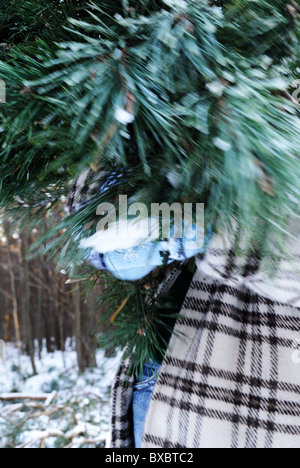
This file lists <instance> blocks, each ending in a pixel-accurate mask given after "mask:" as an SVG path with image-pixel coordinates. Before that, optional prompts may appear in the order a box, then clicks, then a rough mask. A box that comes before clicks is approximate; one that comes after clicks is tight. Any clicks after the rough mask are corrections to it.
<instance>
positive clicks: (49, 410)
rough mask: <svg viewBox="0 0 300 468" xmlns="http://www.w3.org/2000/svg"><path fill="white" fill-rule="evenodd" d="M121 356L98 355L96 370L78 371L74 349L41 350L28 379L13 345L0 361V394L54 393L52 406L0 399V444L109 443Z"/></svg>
mask: <svg viewBox="0 0 300 468" xmlns="http://www.w3.org/2000/svg"><path fill="white" fill-rule="evenodd" d="M119 362H120V357H119V356H118V357H116V358H112V359H107V358H106V357H105V356H104V352H103V351H101V350H100V351H98V353H97V365H98V366H97V368H96V369H93V370H87V371H86V372H85V373H84V374H82V375H78V370H77V364H76V353H75V352H74V351H72V350H71V349H68V350H67V351H66V352H65V353H64V354H62V353H61V352H55V353H54V354H47V352H46V351H44V352H43V354H42V359H41V360H40V361H37V368H38V375H37V376H36V377H31V372H32V371H31V365H30V360H29V358H28V357H27V356H22V357H21V360H20V362H19V358H18V352H17V349H16V347H15V346H14V345H12V344H7V346H6V363H5V364H2V363H0V394H3V393H22V394H41V393H53V392H57V394H56V396H55V397H54V399H53V401H52V402H51V404H50V405H48V406H47V407H45V402H41V401H23V402H21V401H19V400H13V401H6V402H3V401H1V400H0V448H5V447H7V448H16V447H27V446H30V447H32V448H39V447H46V448H55V447H57V448H63V447H72V448H73V447H74V448H76V447H91V448H94V447H104V446H108V445H109V418H110V404H109V402H110V387H111V384H112V381H113V377H114V374H115V372H116V370H117V367H118V364H119Z"/></svg>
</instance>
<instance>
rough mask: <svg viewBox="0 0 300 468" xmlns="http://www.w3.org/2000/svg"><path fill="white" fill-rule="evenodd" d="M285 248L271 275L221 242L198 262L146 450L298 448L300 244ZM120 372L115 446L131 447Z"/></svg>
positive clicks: (127, 394)
mask: <svg viewBox="0 0 300 468" xmlns="http://www.w3.org/2000/svg"><path fill="white" fill-rule="evenodd" d="M292 248H293V249H294V259H295V262H294V265H292V266H291V265H290V263H286V264H285V263H283V264H282V265H281V268H280V269H279V270H278V275H277V277H276V278H275V279H272V280H271V279H269V278H268V277H266V276H265V275H263V274H262V273H260V272H259V271H258V270H257V267H258V263H257V262H255V260H254V259H250V261H248V262H247V263H246V264H242V262H241V261H239V259H233V258H232V255H228V257H227V259H226V257H224V251H223V250H222V249H220V246H219V245H218V243H216V244H214V245H212V246H211V250H210V252H209V253H208V255H207V257H206V258H205V259H204V260H203V259H199V261H198V268H197V271H196V273H195V276H194V278H193V282H192V284H191V286H190V289H189V291H188V294H187V297H186V299H185V302H184V306H183V310H182V312H181V314H182V316H183V318H181V319H180V320H178V321H177V325H176V330H175V333H174V334H173V337H172V339H171V343H170V347H169V351H168V353H167V356H166V358H165V361H164V363H163V365H162V369H161V372H160V375H159V379H158V382H157V385H156V388H155V391H154V395H153V398H152V401H151V405H150V409H149V413H148V416H147V420H146V425H145V433H144V438H143V443H142V447H143V448H300V359H299V357H300V352H299V351H300V275H299V270H300V268H299V265H300V256H299V252H300V247H299V242H295V244H294V246H292ZM237 265H238V266H237ZM297 268H298V271H297ZM178 333H179V334H181V335H182V334H183V335H184V336H185V337H186V338H182V337H180V336H179V335H178ZM127 369H128V362H125V363H123V365H122V367H121V368H120V371H119V373H118V376H117V379H116V382H115V385H114V388H113V393H112V399H113V407H112V447H113V448H124V447H127V448H131V447H133V446H134V441H133V421H132V408H131V405H132V394H133V386H134V380H133V379H130V380H129V381H128V377H127Z"/></svg>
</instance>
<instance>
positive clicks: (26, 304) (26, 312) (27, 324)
mask: <svg viewBox="0 0 300 468" xmlns="http://www.w3.org/2000/svg"><path fill="white" fill-rule="evenodd" d="M27 249H28V243H27V232H26V231H25V232H23V233H22V235H21V255H22V264H23V279H24V284H23V290H24V291H23V321H24V330H25V343H26V347H27V350H28V354H29V356H30V360H31V365H32V372H33V374H34V375H37V370H36V366H35V360H34V343H33V339H32V328H31V320H30V309H29V308H30V286H29V266H28V261H27V258H26V254H27Z"/></svg>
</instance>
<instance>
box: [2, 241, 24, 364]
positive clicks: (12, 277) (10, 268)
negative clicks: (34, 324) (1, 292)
mask: <svg viewBox="0 0 300 468" xmlns="http://www.w3.org/2000/svg"><path fill="white" fill-rule="evenodd" d="M6 246H7V265H8V271H9V277H10V289H11V296H12V315H13V322H14V329H15V340H16V343H17V347H18V350H19V358H20V356H21V353H22V343H21V331H20V322H19V314H18V301H17V291H16V279H15V273H14V269H13V262H12V259H11V251H10V248H11V246H10V239H9V235H8V236H7V244H6Z"/></svg>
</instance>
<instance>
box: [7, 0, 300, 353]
mask: <svg viewBox="0 0 300 468" xmlns="http://www.w3.org/2000/svg"><path fill="white" fill-rule="evenodd" d="M0 13H1V15H0V18H1V20H0V21H1V34H2V38H1V45H0V47H1V49H2V53H1V61H0V79H2V80H4V81H5V82H6V87H7V103H6V104H5V105H1V109H0V119H1V133H0V141H1V155H0V202H1V205H2V207H3V208H5V210H8V211H9V213H10V214H11V213H13V214H14V215H15V216H16V219H19V220H21V221H22V222H23V223H27V224H30V223H31V222H36V221H35V220H36V219H37V218H38V217H39V216H40V214H41V212H42V211H43V210H50V209H52V208H53V206H54V205H55V204H56V203H59V202H61V201H62V200H63V199H64V198H65V197H66V196H67V194H68V191H69V190H70V187H71V185H72V182H73V181H74V179H75V178H76V177H77V176H78V175H79V174H80V173H81V172H82V171H83V170H84V169H86V168H87V167H91V168H93V170H94V171H96V172H97V171H98V170H100V169H101V170H102V171H108V172H110V173H112V172H113V173H115V174H117V178H118V183H115V184H111V186H110V187H109V188H108V189H107V190H106V191H105V192H104V193H99V192H96V193H94V194H93V196H91V198H90V200H89V203H88V204H85V205H84V206H83V207H81V209H80V210H79V211H77V212H75V213H73V214H72V215H71V216H69V217H66V219H65V220H64V221H63V222H62V223H60V224H59V225H57V226H55V227H53V229H52V231H51V233H49V234H48V236H47V238H46V240H47V242H48V244H47V251H48V252H49V253H50V254H51V255H54V254H58V253H59V265H64V267H65V268H66V269H67V270H68V271H69V272H70V274H72V275H79V276H82V277H84V278H87V277H90V278H92V279H93V281H90V280H89V281H87V284H88V289H89V288H90V287H92V285H93V282H96V281H98V280H99V278H100V277H101V278H102V276H103V275H102V273H99V272H96V273H95V270H94V269H92V268H89V267H83V268H82V267H80V265H81V264H82V261H83V259H84V258H86V256H87V253H86V252H84V251H82V250H81V249H79V248H78V246H79V243H80V240H81V239H82V238H85V237H89V236H90V235H91V234H93V233H94V232H95V228H96V222H95V221H96V220H95V213H96V208H97V206H98V205H99V203H102V202H107V201H111V200H114V199H115V197H116V195H118V194H120V193H123V194H127V195H128V196H131V197H134V200H135V201H138V202H144V203H145V204H146V205H149V204H150V202H168V203H170V204H172V203H173V202H178V201H179V202H183V201H188V202H190V203H199V202H203V203H205V205H206V224H207V225H210V226H212V229H213V231H214V233H215V234H217V233H227V234H226V235H229V234H230V233H232V232H233V231H235V230H238V232H239V235H240V238H242V239H243V241H244V242H246V245H248V246H249V250H251V249H255V250H259V251H260V253H261V255H262V257H263V258H265V259H269V258H271V259H273V258H274V257H276V256H278V255H279V254H280V253H282V252H284V246H285V242H286V238H287V237H288V236H289V235H292V234H293V233H292V232H290V230H289V227H288V226H289V222H288V220H289V219H291V218H293V217H296V216H297V215H298V214H299V175H300V164H299V148H300V143H299V128H300V127H299V108H298V107H297V105H295V103H294V102H293V101H292V99H291V97H290V94H289V92H290V91H291V84H292V83H293V81H294V80H295V79H297V78H299V76H297V73H298V72H299V50H300V49H299V31H300V30H299V14H300V2H299V0H297V1H294V0H293V1H291V0H288V1H287V0H272V1H268V0H257V1H255V2H241V1H240V0H229V1H224V2H221V1H207V0H197V1H196V0H195V1H194V0H161V1H156V0H148V1H146V0H144V1H140V0H134V1H133V0H114V1H109V2H108V1H100V0H95V1H93V2H92V3H87V2H84V1H77V2H76V1H71V0H70V1H67V0H65V1H63V2H59V1H58V0H57V1H55V0H52V1H49V0H48V1H35V0H28V1H25V2H24V1H23V2H22V1H19V0H15V1H13V0H11V1H10V2H6V3H5V5H2V6H0ZM120 112H123V114H122V115H126V116H127V119H128V120H127V121H126V119H125V120H122V118H121V119H120V118H118V115H120ZM124 113H125V114H124ZM174 181H175V183H174ZM84 227H86V229H83V228H84ZM44 242H45V238H43V239H42V240H41V244H40V245H44ZM78 266H79V270H78V269H77V267H78ZM159 275H160V274H158V276H157V277H156V276H155V277H154V279H153V275H152V276H151V286H150V288H149V287H147V288H145V287H144V286H145V284H148V280H147V281H146V280H142V281H138V282H136V283H125V282H118V281H117V280H114V279H113V278H111V277H110V276H108V277H107V278H106V281H107V282H108V284H107V289H106V292H105V294H104V295H103V297H102V298H100V306H102V307H103V305H104V304H105V305H106V308H107V316H108V317H110V318H112V317H113V318H114V320H112V322H113V326H112V335H108V336H109V339H111V338H112V337H114V338H116V339H117V341H118V343H120V344H122V345H123V346H125V345H126V344H128V343H129V344H130V346H129V352H132V350H133V349H134V348H135V347H137V349H138V350H139V353H138V354H139V356H140V358H141V362H142V360H143V359H145V356H149V353H150V355H151V353H153V349H154V348H155V347H156V346H157V343H156V336H157V335H156V330H157V329H158V328H159V327H160V326H161V318H160V317H159V315H158V314H157V313H156V312H155V310H156V309H155V307H154V305H153V302H154V300H153V295H154V294H155V291H156V288H157V283H159V279H160V276H159ZM149 295H150V299H149V297H148V296H149ZM120 306H121V307H120ZM115 311H117V312H118V314H113V312H115ZM149 317H151V319H149ZM141 330H143V331H144V330H145V331H146V333H141Z"/></svg>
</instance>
